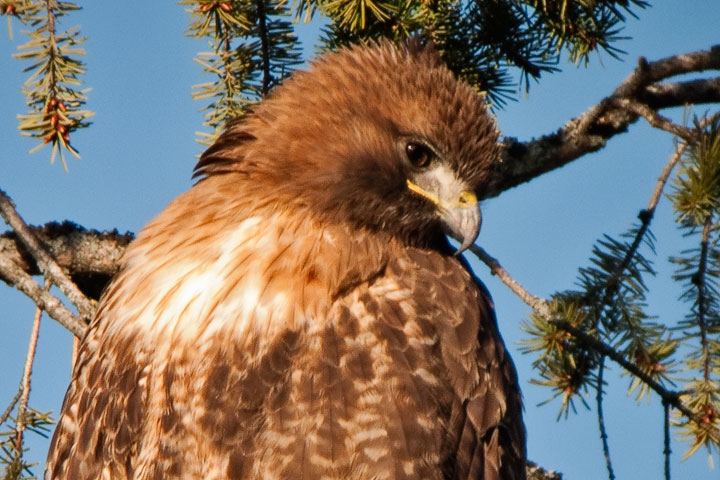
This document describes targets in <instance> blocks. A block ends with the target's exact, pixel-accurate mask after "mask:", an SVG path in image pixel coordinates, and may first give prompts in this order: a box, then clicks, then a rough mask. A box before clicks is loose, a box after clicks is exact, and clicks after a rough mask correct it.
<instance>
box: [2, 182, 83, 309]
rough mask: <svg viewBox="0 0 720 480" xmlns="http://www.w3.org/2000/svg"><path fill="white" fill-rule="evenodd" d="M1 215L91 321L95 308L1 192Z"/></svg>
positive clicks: (61, 288) (51, 278)
mask: <svg viewBox="0 0 720 480" xmlns="http://www.w3.org/2000/svg"><path fill="white" fill-rule="evenodd" d="M0 215H2V217H3V219H4V220H5V222H6V223H7V224H8V225H9V226H10V228H12V229H13V231H15V233H17V236H18V238H19V239H20V241H21V242H22V243H23V245H24V246H25V247H26V248H27V250H28V251H29V252H30V254H31V255H32V256H33V258H34V259H35V260H36V261H37V265H38V267H39V268H40V271H42V273H43V274H44V275H45V277H46V278H48V279H49V280H50V282H52V283H53V284H54V285H57V286H58V287H59V288H60V290H61V291H62V292H63V293H64V294H65V295H66V296H67V297H68V299H69V300H70V301H71V302H72V303H73V304H74V305H75V306H76V307H77V309H78V312H79V313H80V316H81V317H83V318H85V319H86V320H90V318H91V317H92V314H93V312H94V311H95V306H94V305H93V304H92V302H91V301H90V300H89V299H88V298H87V297H86V296H85V295H84V294H83V293H82V292H81V291H80V289H79V288H78V286H77V285H75V283H74V282H73V281H72V280H71V279H70V277H68V276H67V274H65V272H64V271H63V269H62V268H60V266H59V265H58V264H57V263H56V262H55V260H54V259H53V258H52V257H51V256H50V255H49V254H48V253H47V251H46V250H45V248H44V247H43V246H42V244H41V243H40V241H39V240H38V239H37V238H36V237H35V235H34V234H33V232H32V230H30V229H29V228H28V226H27V225H26V224H25V222H24V221H23V219H22V218H21V217H20V215H19V214H18V213H17V211H16V210H15V206H14V205H13V203H12V200H10V197H8V196H7V195H6V194H5V192H3V191H2V190H0Z"/></svg>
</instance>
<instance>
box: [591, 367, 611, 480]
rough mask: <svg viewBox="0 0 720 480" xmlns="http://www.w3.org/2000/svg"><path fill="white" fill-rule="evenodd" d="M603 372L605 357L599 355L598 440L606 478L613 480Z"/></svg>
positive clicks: (596, 398) (597, 390)
mask: <svg viewBox="0 0 720 480" xmlns="http://www.w3.org/2000/svg"><path fill="white" fill-rule="evenodd" d="M604 373H605V357H604V356H601V357H600V365H599V366H598V380H597V387H596V395H595V401H596V402H597V417H598V427H599V429H600V440H602V449H603V454H604V456H605V466H606V467H607V471H608V478H609V479H610V480H615V471H614V470H613V466H612V459H611V458H610V445H609V444H608V434H607V429H606V428H605V414H604V412H603V382H604V380H603V376H604Z"/></svg>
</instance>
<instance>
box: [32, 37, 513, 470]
mask: <svg viewBox="0 0 720 480" xmlns="http://www.w3.org/2000/svg"><path fill="white" fill-rule="evenodd" d="M497 140H498V134H497V131H496V129H495V126H494V124H493V122H492V120H491V119H490V117H489V115H488V114H487V113H486V111H485V106H484V105H483V100H482V98H481V97H480V96H479V95H477V94H476V93H475V92H474V91H473V90H472V89H471V88H470V87H469V86H467V85H466V84H463V83H461V82H459V81H457V80H456V79H455V78H454V77H453V75H452V74H451V73H450V72H449V71H448V70H447V69H446V68H445V67H444V66H443V65H442V64H441V62H440V61H439V60H438V58H437V55H436V54H435V53H434V52H433V51H432V50H431V49H422V48H418V47H405V46H403V47H399V48H396V47H393V46H391V45H390V44H386V43H383V44H380V45H370V46H364V47H356V48H353V49H351V50H344V51H342V52H340V53H335V54H329V55H327V56H325V57H324V58H322V59H320V60H319V61H317V62H316V63H315V64H314V66H313V68H312V70H311V71H309V72H306V73H296V74H295V75H294V76H293V78H292V79H291V80H289V81H288V82H286V83H285V84H284V85H283V86H281V87H278V88H277V89H276V90H275V92H274V93H273V94H272V95H271V96H270V98H267V99H265V100H264V101H263V102H262V103H260V104H259V105H257V106H256V107H255V108H254V110H253V112H252V113H250V114H248V115H246V116H245V117H243V118H241V119H238V120H236V121H234V122H232V123H231V124H230V126H229V127H228V129H227V131H226V132H225V133H224V134H223V135H222V137H221V138H220V139H219V140H218V142H217V143H216V144H215V145H214V146H212V147H211V148H210V149H209V150H208V151H207V152H206V153H205V154H204V155H203V156H202V158H201V160H200V162H199V164H198V166H197V168H196V175H197V176H199V178H200V180H199V181H198V183H197V184H196V185H195V186H194V187H193V188H191V189H190V190H189V191H188V192H187V193H185V194H183V195H181V196H180V197H178V198H177V199H176V200H174V201H173V202H172V203H171V204H170V205H169V206H168V207H167V208H166V209H165V210H164V211H163V212H162V213H161V214H160V215H159V216H158V217H157V218H155V219H154V220H153V221H151V222H150V223H149V224H148V225H147V226H146V227H145V228H144V229H143V230H142V231H141V232H140V234H139V235H138V238H137V240H136V241H135V242H134V243H133V244H132V245H131V246H130V247H129V248H128V251H127V253H126V255H125V257H124V259H123V264H122V270H121V272H120V273H119V274H118V275H117V277H116V278H115V279H114V281H113V282H112V284H111V285H110V287H109V288H108V289H107V291H106V292H105V293H104V295H103V298H102V300H101V303H100V307H99V308H98V312H97V315H96V317H95V319H94V321H93V323H92V325H91V328H90V330H89V333H88V334H87V337H86V338H85V339H84V341H83V343H82V346H81V349H80V353H79V357H78V361H77V364H76V365H75V369H74V372H73V377H72V382H71V384H70V387H69V389H68V392H67V395H66V397H65V402H64V404H63V409H62V413H61V416H60V420H59V423H58V427H57V430H56V432H55V435H54V437H53V441H52V444H51V447H50V454H49V457H48V461H47V470H46V477H45V478H46V479H48V480H49V479H60V478H65V479H89V478H93V479H94V478H103V479H130V478H133V479H180V478H182V479H221V478H238V479H239V478H242V479H329V480H336V479H410V478H414V479H486V480H491V479H503V480H519V479H524V478H525V474H524V468H525V466H524V463H525V445H524V444H525V432H524V427H523V422H522V416H521V409H522V407H521V400H520V392H519V389H518V385H517V378H516V374H515V369H514V367H513V364H512V361H511V360H510V358H509V356H508V354H507V352H506V349H505V347H504V345H503V342H502V339H501V338H500V335H499V333H498V330H497V325H496V321H495V317H494V312H493V307H492V303H491V301H490V298H489V296H488V293H487V292H486V290H485V288H484V287H483V286H482V284H481V283H480V282H479V281H478V280H477V279H476V278H475V277H474V276H473V275H472V273H471V272H470V271H469V269H468V268H467V265H466V264H465V263H463V260H462V259H461V258H459V257H457V256H455V255H453V250H452V249H451V247H450V246H449V245H448V243H447V240H446V237H445V232H448V231H449V232H450V233H452V234H454V235H455V236H457V237H460V239H461V240H462V244H463V247H464V246H467V245H468V244H469V243H470V242H472V241H473V240H474V238H475V236H476V235H477V231H478V228H479V223H480V217H479V211H478V209H477V204H476V200H475V196H474V194H473V191H475V192H482V189H483V185H484V182H485V181H486V180H487V175H488V171H489V169H490V167H491V164H492V163H493V162H494V161H497V156H498V147H497Z"/></svg>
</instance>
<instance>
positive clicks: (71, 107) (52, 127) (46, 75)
mask: <svg viewBox="0 0 720 480" xmlns="http://www.w3.org/2000/svg"><path fill="white" fill-rule="evenodd" d="M78 9H79V7H78V6H77V5H75V4H73V3H70V2H58V1H57V0H28V1H27V2H25V5H24V6H23V8H22V14H21V15H19V16H18V18H19V19H20V20H21V21H22V22H23V23H24V24H25V25H29V26H32V27H33V28H34V30H32V31H29V32H28V35H29V36H30V40H29V41H28V42H27V43H25V44H24V45H21V46H20V47H18V50H19V53H16V54H14V55H13V57H14V58H17V59H20V60H30V61H31V62H33V63H32V65H30V66H29V67H27V68H26V69H25V71H31V72H34V73H33V74H32V75H31V76H30V77H29V78H28V79H27V81H26V82H25V84H24V86H23V93H24V94H25V96H26V103H27V105H28V107H29V108H30V111H29V112H27V113H26V114H25V115H19V116H18V118H19V119H20V124H19V126H18V128H19V129H20V132H21V134H23V135H25V136H30V137H33V138H36V139H38V140H42V143H40V144H39V145H37V146H36V147H35V148H33V149H32V150H30V152H31V153H33V152H36V151H37V150H39V149H40V148H42V147H43V146H44V145H46V144H48V143H50V144H52V153H51V157H50V162H51V163H53V162H54V161H55V156H56V155H57V154H58V153H59V154H60V160H61V162H62V164H63V168H64V169H65V170H66V171H67V163H66V162H65V157H64V154H63V150H67V151H68V152H70V153H71V154H72V155H74V156H75V157H77V158H80V155H79V153H78V151H77V149H76V148H75V147H74V146H73V145H72V144H71V143H70V135H71V133H72V132H74V131H76V130H79V129H81V128H85V127H87V126H89V125H90V122H89V121H88V119H89V118H90V117H92V116H93V113H92V112H90V111H88V110H83V109H82V107H83V105H85V103H86V101H87V97H86V95H85V94H86V93H87V90H79V89H78V87H79V86H80V85H81V80H80V78H81V76H82V75H84V74H85V66H84V65H83V63H82V62H81V61H79V60H77V58H75V57H77V56H80V55H84V54H85V52H84V50H82V49H81V48H79V46H80V45H81V44H82V43H83V42H84V41H85V38H81V37H80V34H79V30H78V28H77V27H74V28H71V29H69V30H67V31H65V32H57V29H56V24H57V20H58V18H59V17H62V16H64V15H65V14H66V13H67V12H68V11H71V10H78Z"/></svg>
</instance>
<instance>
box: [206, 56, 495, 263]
mask: <svg viewBox="0 0 720 480" xmlns="http://www.w3.org/2000/svg"><path fill="white" fill-rule="evenodd" d="M497 142H498V132H497V129H496V127H495V124H494V122H493V121H492V119H491V117H490V115H489V114H488V113H487V111H486V105H485V102H484V99H483V97H482V96H481V95H480V94H479V93H478V92H477V91H475V90H474V89H473V88H472V87H470V86H469V85H467V84H466V83H463V82H461V81H459V80H458V79H457V78H455V76H454V75H453V74H452V72H450V70H448V69H447V67H445V66H444V64H443V63H442V62H441V60H440V58H439V56H438V54H437V53H436V52H435V51H434V50H433V49H432V48H428V47H425V48H423V47H420V46H418V45H403V46H399V47H396V46H393V45H391V44H390V43H388V42H382V43H380V44H374V45H365V46H356V47H354V48H352V49H347V50H342V51H339V52H336V53H331V54H328V55H326V56H324V57H322V58H320V59H319V60H318V61H316V62H315V63H314V64H313V65H312V69H311V70H310V71H307V72H296V73H295V74H294V75H293V77H292V78H291V79H290V80H288V81H287V82H285V84H283V85H282V86H280V87H278V88H276V89H275V90H274V91H273V92H272V93H271V95H270V96H269V97H268V98H266V99H264V100H263V101H262V102H261V103H260V104H258V105H256V106H255V107H254V108H253V109H252V110H251V111H250V112H249V113H248V114H246V115H245V116H243V117H241V118H238V119H236V120H234V121H232V122H231V123H230V124H229V126H228V128H227V130H226V131H225V133H224V134H223V135H222V136H221V138H220V139H219V140H218V141H217V142H216V143H215V145H213V146H212V147H211V148H210V149H208V150H207V151H206V152H205V154H203V156H202V157H201V159H200V162H199V163H198V166H197V167H196V176H200V177H201V178H210V177H214V176H219V175H241V176H243V177H246V178H249V179H251V183H252V184H253V185H254V188H257V193H261V192H265V193H266V194H267V195H268V196H270V195H272V197H273V198H274V199H276V200H278V199H279V200H281V202H278V203H282V204H283V205H287V204H290V205H293V206H294V207H295V208H299V209H302V210H305V211H307V212H308V214H311V215H316V216H319V217H321V218H322V220H324V221H331V222H335V223H342V224H345V225H347V226H348V227H349V228H354V229H365V230H370V231H372V232H376V233H380V234H384V235H389V236H392V237H395V238H396V239H398V240H399V241H401V242H402V243H404V244H406V245H411V246H416V247H423V248H443V249H446V248H447V243H446V241H445V236H444V234H443V232H444V231H445V232H449V233H450V234H451V235H453V236H455V237H456V238H458V239H459V240H460V241H461V244H462V245H461V247H460V251H462V250H464V249H465V248H467V247H468V246H469V245H470V244H471V243H473V241H474V240H475V238H476V237H477V234H478V232H479V229H480V219H481V216H480V211H479V208H478V204H477V197H476V195H477V193H478V192H482V190H483V183H484V182H485V181H487V179H488V174H489V170H490V166H491V165H492V163H493V162H494V161H496V159H497V157H498V154H499V147H498V143H497Z"/></svg>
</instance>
